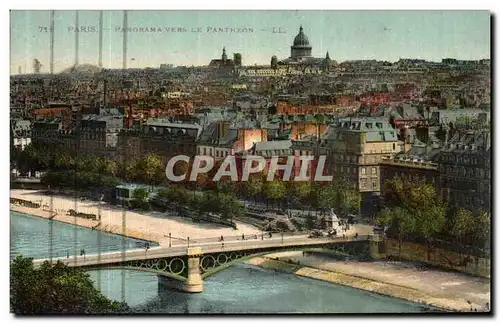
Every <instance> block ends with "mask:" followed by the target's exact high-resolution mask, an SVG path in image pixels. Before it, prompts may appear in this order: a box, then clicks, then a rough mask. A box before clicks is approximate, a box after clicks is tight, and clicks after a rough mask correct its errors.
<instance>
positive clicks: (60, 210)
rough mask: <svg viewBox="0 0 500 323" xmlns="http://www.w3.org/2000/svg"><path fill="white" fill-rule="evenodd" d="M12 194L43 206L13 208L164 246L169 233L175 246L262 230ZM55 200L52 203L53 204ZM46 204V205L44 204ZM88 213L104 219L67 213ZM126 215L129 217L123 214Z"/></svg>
mask: <svg viewBox="0 0 500 323" xmlns="http://www.w3.org/2000/svg"><path fill="white" fill-rule="evenodd" d="M10 197H11V198H17V199H22V200H28V201H32V202H36V203H40V204H41V205H42V207H41V208H29V207H24V206H20V205H15V204H10V210H11V211H15V212H20V213H25V214H29V215H33V216H38V217H42V218H45V219H49V218H50V217H51V210H52V211H53V212H54V213H55V216H54V217H53V218H52V219H53V220H55V221H60V222H64V223H70V224H74V225H78V226H81V227H86V228H94V229H95V230H100V231H103V232H108V233H114V234H120V235H124V236H127V237H131V238H136V239H141V240H147V241H153V242H157V243H159V244H160V246H168V245H169V241H170V239H169V234H171V236H172V240H171V241H172V245H176V244H177V245H179V244H185V243H186V239H187V238H188V237H189V238H190V239H191V240H194V239H200V238H213V237H220V236H221V235H222V236H237V235H238V236H239V235H242V234H245V235H252V234H258V233H260V230H259V229H257V228H255V227H253V226H251V225H248V224H244V223H237V226H238V229H233V228H229V227H225V226H221V225H217V224H212V223H192V222H190V220H189V219H186V218H181V217H177V216H174V215H169V214H164V213H160V212H145V213H139V212H136V211H129V210H125V211H124V209H121V208H118V207H115V206H112V205H109V204H106V203H102V202H97V201H79V200H75V199H71V198H68V197H64V196H48V195H45V194H43V192H41V191H31V190H18V189H14V190H10ZM51 203H52V206H50V204H51ZM44 206H45V207H44ZM70 209H73V210H76V211H78V212H83V213H87V214H95V215H96V216H97V215H98V214H99V213H100V215H101V221H100V225H99V221H97V220H91V219H84V218H79V217H73V216H69V215H66V214H67V212H68V211H69V210H70ZM123 214H125V215H126V216H125V217H123Z"/></svg>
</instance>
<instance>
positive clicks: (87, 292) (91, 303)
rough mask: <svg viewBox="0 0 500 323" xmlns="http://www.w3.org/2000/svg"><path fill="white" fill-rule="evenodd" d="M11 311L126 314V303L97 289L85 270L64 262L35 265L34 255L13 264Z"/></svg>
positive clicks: (21, 258) (22, 313)
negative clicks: (115, 299)
mask: <svg viewBox="0 0 500 323" xmlns="http://www.w3.org/2000/svg"><path fill="white" fill-rule="evenodd" d="M10 310H11V312H12V313H14V314H18V315H34V314H111V313H125V312H126V311H127V310H128V306H127V304H125V303H119V302H115V301H111V300H109V299H108V298H106V297H105V296H104V295H102V294H101V292H99V291H98V290H97V289H95V287H94V285H93V282H92V280H91V279H90V276H89V275H88V274H87V273H85V272H84V271H83V270H80V269H75V268H69V267H67V266H66V265H64V264H63V263H61V262H57V263H56V264H55V265H50V264H49V262H45V263H44V264H42V265H41V266H40V267H39V268H37V269H35V268H34V267H33V260H32V259H31V258H24V257H22V256H18V257H16V258H15V259H14V260H13V261H12V262H11V264H10Z"/></svg>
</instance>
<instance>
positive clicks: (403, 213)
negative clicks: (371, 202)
mask: <svg viewBox="0 0 500 323" xmlns="http://www.w3.org/2000/svg"><path fill="white" fill-rule="evenodd" d="M377 222H378V223H379V224H380V225H384V226H385V225H388V226H390V229H391V231H396V232H397V235H398V240H399V252H401V245H402V243H403V236H404V235H405V234H409V233H413V232H415V230H416V227H417V224H416V220H415V217H414V215H413V214H411V213H410V212H408V210H407V209H405V208H402V207H399V206H395V207H386V208H384V209H383V210H382V214H381V216H379V217H378V218H377Z"/></svg>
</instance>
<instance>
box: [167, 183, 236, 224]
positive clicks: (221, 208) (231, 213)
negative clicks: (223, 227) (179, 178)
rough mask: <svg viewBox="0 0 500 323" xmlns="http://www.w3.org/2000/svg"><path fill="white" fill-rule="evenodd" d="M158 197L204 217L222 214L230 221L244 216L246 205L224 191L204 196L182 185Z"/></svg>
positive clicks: (175, 186)
mask: <svg viewBox="0 0 500 323" xmlns="http://www.w3.org/2000/svg"><path fill="white" fill-rule="evenodd" d="M158 196H159V197H161V198H164V199H166V200H168V201H170V202H173V203H175V204H177V205H189V207H190V208H191V209H192V210H194V211H195V212H197V214H198V215H199V216H200V217H202V216H204V215H206V214H208V213H209V212H210V213H216V214H220V215H221V217H222V218H225V219H228V218H233V217H238V216H241V215H243V214H244V205H243V203H241V202H240V201H239V200H238V199H237V198H236V196H235V195H234V194H232V193H231V192H227V191H222V190H213V191H208V192H204V193H203V194H196V193H195V192H193V193H191V192H189V191H188V190H186V189H185V188H184V187H183V186H180V185H171V186H169V187H167V188H163V189H161V190H160V191H159V192H158Z"/></svg>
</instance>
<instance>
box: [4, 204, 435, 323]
mask: <svg viewBox="0 0 500 323" xmlns="http://www.w3.org/2000/svg"><path fill="white" fill-rule="evenodd" d="M10 220H11V252H10V254H11V259H12V258H13V257H15V256H16V255H18V254H23V255H25V256H29V257H33V258H47V257H48V256H49V255H50V250H51V248H50V244H51V243H50V241H51V239H49V232H50V231H51V230H52V254H53V255H54V257H56V256H57V257H61V256H66V254H67V253H68V252H69V253H70V255H71V254H73V253H74V252H75V250H76V251H77V252H79V250H80V249H82V248H83V249H85V251H86V253H87V254H91V253H96V252H97V251H98V250H101V251H103V252H105V251H117V250H121V248H122V247H125V248H127V249H134V248H137V247H143V246H144V244H145V242H144V241H141V240H137V239H130V238H124V237H121V236H118V235H113V234H107V233H102V232H98V231H93V230H91V229H86V228H81V227H75V226H73V225H70V224H65V223H60V222H56V221H52V223H51V221H49V220H46V219H42V218H37V217H33V216H29V215H24V214H20V213H16V212H11V216H10ZM51 226H52V229H51ZM75 232H76V233H75ZM75 237H76V240H75ZM99 240H100V243H99V242H98V241H99ZM72 252H73V253H72ZM90 276H91V278H92V279H93V280H94V282H95V283H96V287H98V288H100V290H101V292H102V293H103V294H104V295H106V296H108V297H109V298H111V299H114V300H117V301H122V300H124V301H125V302H127V303H128V305H129V306H131V307H132V308H133V310H134V311H135V312H140V313H207V314H208V313H210V314H215V313H417V312H426V311H430V309H428V308H426V307H423V306H421V305H419V304H415V303H411V302H406V301H403V300H399V299H395V298H391V297H387V296H381V295H377V294H374V293H369V292H365V291H361V290H357V289H354V288H349V287H345V286H340V285H334V284H330V283H326V282H321V281H317V280H313V279H308V278H303V277H297V276H295V275H291V274H282V273H275V272H273V271H269V270H265V269H261V268H258V267H255V266H251V265H246V264H235V265H234V266H232V267H230V268H228V269H225V270H223V271H220V272H218V273H217V274H215V275H214V276H211V277H209V278H207V279H206V280H205V282H204V292H203V293H200V294H186V293H182V292H177V291H173V290H169V289H167V288H166V287H165V286H163V285H162V284H161V283H159V280H158V277H157V276H156V275H154V274H149V273H145V272H138V271H133V270H101V271H92V272H90Z"/></svg>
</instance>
